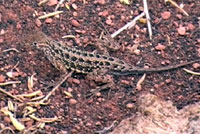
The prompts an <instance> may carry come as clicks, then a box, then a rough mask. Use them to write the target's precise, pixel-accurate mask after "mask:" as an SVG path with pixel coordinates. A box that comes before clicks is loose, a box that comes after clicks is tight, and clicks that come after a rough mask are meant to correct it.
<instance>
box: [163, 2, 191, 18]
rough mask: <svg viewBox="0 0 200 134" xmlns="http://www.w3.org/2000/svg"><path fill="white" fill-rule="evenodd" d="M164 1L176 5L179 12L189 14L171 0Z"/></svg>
mask: <svg viewBox="0 0 200 134" xmlns="http://www.w3.org/2000/svg"><path fill="white" fill-rule="evenodd" d="M166 2H170V3H171V4H172V5H173V6H175V7H177V8H178V9H179V10H181V12H183V13H184V14H185V15H186V16H189V14H188V13H187V12H186V11H185V10H184V9H183V8H181V7H180V6H179V5H178V4H177V3H176V2H174V1H173V0H165V3H166Z"/></svg>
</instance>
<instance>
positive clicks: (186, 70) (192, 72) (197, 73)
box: [183, 68, 200, 75]
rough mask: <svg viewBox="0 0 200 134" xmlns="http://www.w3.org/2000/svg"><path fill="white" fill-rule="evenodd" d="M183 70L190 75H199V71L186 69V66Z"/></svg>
mask: <svg viewBox="0 0 200 134" xmlns="http://www.w3.org/2000/svg"><path fill="white" fill-rule="evenodd" d="M183 70H184V71H185V72H187V73H189V74H192V75H200V72H194V71H191V70H188V69H186V68H183Z"/></svg>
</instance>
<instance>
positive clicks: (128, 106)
mask: <svg viewBox="0 0 200 134" xmlns="http://www.w3.org/2000/svg"><path fill="white" fill-rule="evenodd" d="M126 107H127V108H129V109H132V108H133V107H134V105H133V104H132V103H128V104H126Z"/></svg>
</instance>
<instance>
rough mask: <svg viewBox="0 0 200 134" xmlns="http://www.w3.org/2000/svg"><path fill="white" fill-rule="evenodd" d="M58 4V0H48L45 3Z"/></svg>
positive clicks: (49, 4)
mask: <svg viewBox="0 0 200 134" xmlns="http://www.w3.org/2000/svg"><path fill="white" fill-rule="evenodd" d="M57 4H58V0H49V2H48V3H47V5H48V6H54V5H57Z"/></svg>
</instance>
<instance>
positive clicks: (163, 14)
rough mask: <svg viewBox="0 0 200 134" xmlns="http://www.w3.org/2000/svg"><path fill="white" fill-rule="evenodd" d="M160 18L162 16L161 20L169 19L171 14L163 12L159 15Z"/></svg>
mask: <svg viewBox="0 0 200 134" xmlns="http://www.w3.org/2000/svg"><path fill="white" fill-rule="evenodd" d="M161 16H162V18H163V19H164V20H167V19H169V18H170V16H171V13H170V12H168V11H165V12H163V13H161Z"/></svg>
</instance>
